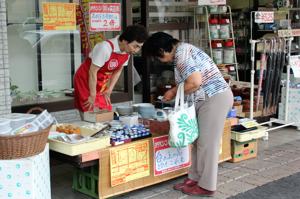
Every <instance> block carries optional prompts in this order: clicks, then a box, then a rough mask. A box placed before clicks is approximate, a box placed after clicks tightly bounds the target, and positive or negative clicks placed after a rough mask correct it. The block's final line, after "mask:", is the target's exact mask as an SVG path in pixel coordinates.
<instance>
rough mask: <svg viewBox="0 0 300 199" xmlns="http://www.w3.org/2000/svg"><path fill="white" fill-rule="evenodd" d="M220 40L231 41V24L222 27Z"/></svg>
mask: <svg viewBox="0 0 300 199" xmlns="http://www.w3.org/2000/svg"><path fill="white" fill-rule="evenodd" d="M220 38H221V39H229V38H230V26H229V24H222V25H221V26H220Z"/></svg>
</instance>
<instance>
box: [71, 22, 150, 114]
mask: <svg viewBox="0 0 300 199" xmlns="http://www.w3.org/2000/svg"><path fill="white" fill-rule="evenodd" d="M147 36H148V34H147V32H146V29H145V28H144V27H143V26H140V25H132V26H128V27H127V28H126V30H125V31H124V32H123V33H122V34H121V35H120V37H116V38H113V39H111V40H107V41H103V42H107V43H108V44H109V48H101V47H100V48H99V46H98V48H97V50H98V51H97V52H95V49H94V51H93V54H97V56H98V57H99V56H102V55H104V54H107V51H109V53H110V56H109V58H108V60H105V62H104V64H103V65H97V64H95V63H97V61H96V60H93V56H91V57H92V58H90V57H88V58H87V59H86V60H85V61H84V62H83V63H82V64H81V66H80V67H79V68H78V70H77V71H76V74H75V76H74V94H75V95H74V101H75V108H77V109H78V110H79V111H80V112H81V113H82V112H86V111H93V110H94V108H96V107H97V108H99V109H107V110H111V109H112V106H111V103H110V94H111V92H112V90H113V88H114V86H115V84H116V82H117V81H118V78H119V76H120V74H121V72H122V69H123V66H124V65H126V63H127V61H128V58H129V55H130V54H135V53H137V52H138V51H139V50H140V49H141V47H142V45H143V43H144V41H145V40H146V39H147ZM97 45H98V44H97ZM102 46H104V45H103V43H102ZM106 46H107V45H106ZM95 47H96V46H95ZM97 56H96V57H97Z"/></svg>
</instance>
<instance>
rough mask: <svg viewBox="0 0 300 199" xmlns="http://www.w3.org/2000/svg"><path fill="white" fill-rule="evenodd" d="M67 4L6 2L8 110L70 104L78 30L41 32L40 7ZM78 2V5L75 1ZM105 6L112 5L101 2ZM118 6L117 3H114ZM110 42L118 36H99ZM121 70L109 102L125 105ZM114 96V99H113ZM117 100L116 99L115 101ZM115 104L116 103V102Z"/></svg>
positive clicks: (78, 61) (29, 0)
mask: <svg viewBox="0 0 300 199" xmlns="http://www.w3.org/2000/svg"><path fill="white" fill-rule="evenodd" d="M44 2H61V3H70V2H72V1H70V0H55V1H54V0H52V1H51V0H26V1H24V0H7V1H6V4H7V31H8V49H9V67H10V68H9V71H10V77H11V82H10V83H11V90H12V99H13V102H12V106H13V107H18V106H24V105H27V104H32V105H37V104H41V103H42V104H43V103H48V102H51V103H52V102H56V101H66V100H68V101H70V107H69V108H72V105H73V102H72V101H73V98H72V97H70V96H66V95H65V93H66V92H70V91H71V90H72V88H73V75H74V73H75V71H76V69H77V68H78V67H79V66H80V64H81V62H82V61H83V60H84V58H85V57H84V55H83V54H82V50H81V45H82V43H81V38H80V30H79V26H77V29H76V30H71V31H70V30H67V31H64V30H60V31H46V30H43V17H42V15H43V13H42V4H43V3H44ZM76 2H79V1H76ZM105 2H107V3H109V2H114V1H105ZM118 2H120V1H118ZM102 34H103V37H104V38H107V39H109V38H112V37H114V36H115V35H117V34H120V32H105V33H102ZM127 70H128V67H125V70H124V72H123V73H122V77H121V78H120V82H118V83H117V86H116V87H115V90H114V93H113V96H112V101H113V102H114V99H116V98H117V99H119V101H120V100H124V101H128V100H131V99H130V95H129V94H128V93H129V92H130V91H128V86H127V85H128V81H129V79H128V78H127V74H128V72H127ZM114 96H115V97H114ZM116 96H117V97H116ZM117 101H118V100H117Z"/></svg>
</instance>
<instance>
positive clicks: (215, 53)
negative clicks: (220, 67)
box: [212, 48, 223, 64]
mask: <svg viewBox="0 0 300 199" xmlns="http://www.w3.org/2000/svg"><path fill="white" fill-rule="evenodd" d="M212 57H213V60H214V62H215V64H222V63H223V50H222V49H221V48H215V49H212Z"/></svg>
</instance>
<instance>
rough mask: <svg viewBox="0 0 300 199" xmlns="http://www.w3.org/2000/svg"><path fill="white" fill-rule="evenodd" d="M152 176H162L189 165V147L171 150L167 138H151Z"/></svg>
mask: <svg viewBox="0 0 300 199" xmlns="http://www.w3.org/2000/svg"><path fill="white" fill-rule="evenodd" d="M153 150H154V157H153V158H154V175H155V176H158V175H162V174H165V173H169V172H172V171H176V170H179V169H182V168H185V167H189V166H190V165H191V160H190V151H189V147H183V148H171V147H170V146H169V144H168V136H167V135H165V136H160V137H155V138H153Z"/></svg>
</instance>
